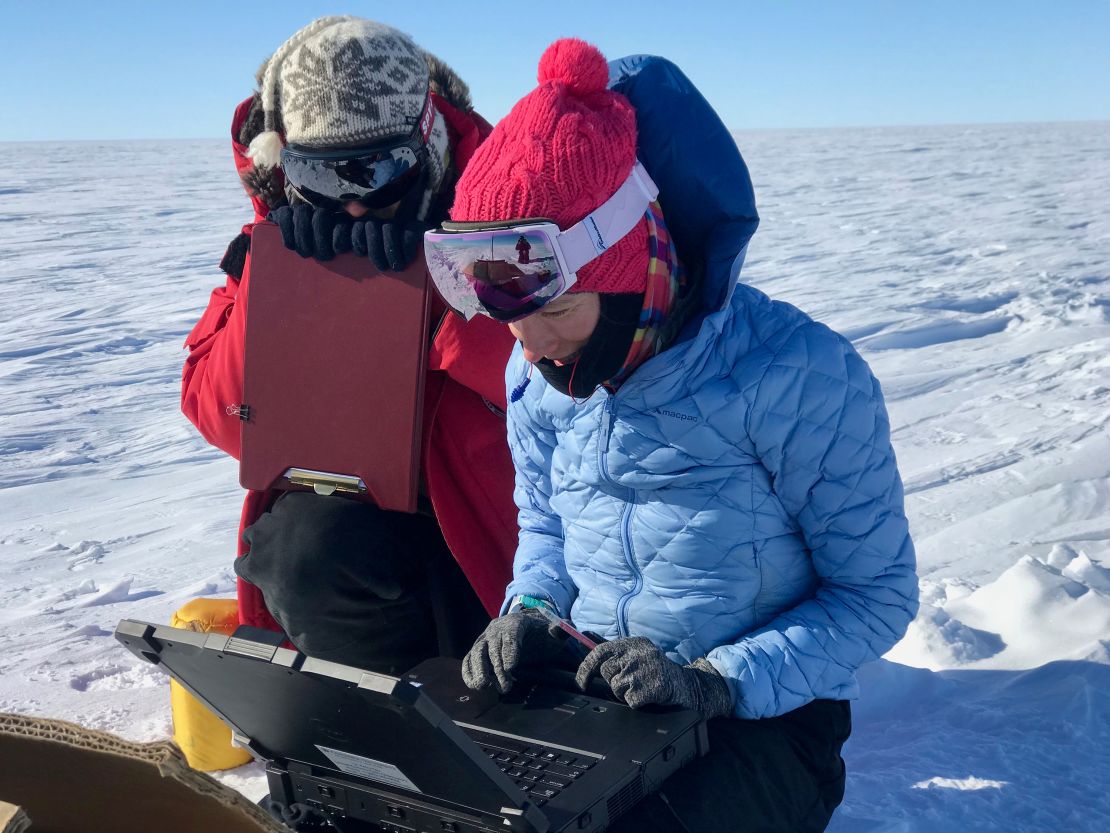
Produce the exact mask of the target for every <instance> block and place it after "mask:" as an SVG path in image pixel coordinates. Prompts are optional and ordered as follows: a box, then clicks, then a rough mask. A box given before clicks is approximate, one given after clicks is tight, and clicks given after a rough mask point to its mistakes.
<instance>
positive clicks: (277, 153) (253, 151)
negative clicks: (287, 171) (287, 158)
mask: <svg viewBox="0 0 1110 833" xmlns="http://www.w3.org/2000/svg"><path fill="white" fill-rule="evenodd" d="M283 147H285V143H284V142H282V141H281V134H279V133H278V132H277V131H276V130H263V131H262V132H261V133H259V134H258V135H257V136H255V137H254V138H253V139H251V143H250V145H249V146H248V147H247V156H248V157H250V159H252V160H253V161H254V164H255V165H257V166H258V167H260V168H276V167H277V166H278V165H279V164H280V163H281V149H282V148H283Z"/></svg>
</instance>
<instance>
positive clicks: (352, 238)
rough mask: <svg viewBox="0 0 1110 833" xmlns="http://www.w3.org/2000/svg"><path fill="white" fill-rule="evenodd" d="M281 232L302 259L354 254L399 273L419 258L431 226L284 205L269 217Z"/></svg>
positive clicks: (282, 239) (283, 241) (381, 268)
mask: <svg viewBox="0 0 1110 833" xmlns="http://www.w3.org/2000/svg"><path fill="white" fill-rule="evenodd" d="M268 219H269V220H271V221H272V222H274V223H277V225H278V228H280V229H281V242H282V243H284V244H285V248H287V249H291V250H293V251H295V252H296V253H297V254H299V255H300V256H301V257H314V258H316V259H317V260H325V261H326V260H331V259H332V258H333V257H335V256H336V255H341V254H345V253H346V252H354V253H355V254H356V255H358V256H359V257H368V258H370V261H371V262H372V263H373V264H374V266H376V267H377V268H378V270H379V271H381V272H388V271H393V272H400V271H402V270H403V269H404V268H405V267H407V266H408V265H409V264H410V263H412V261H413V259H414V258H415V257H416V252H417V249H418V248H419V246H420V243H421V241H422V240H423V238H424V232H425V231H427V230H428V228H429V226H428V225H427V224H426V223H421V222H417V221H408V222H405V221H401V220H375V219H373V218H371V217H362V218H360V219H358V220H352V219H351V217H350V216H348V215H347V214H346V213H345V212H344V213H339V212H336V211H328V210H327V209H323V208H313V207H312V206H311V205H306V204H304V203H299V204H298V205H292V206H290V205H283V206H282V207H281V208H275V209H274V210H273V211H271V212H270V216H269V217H268Z"/></svg>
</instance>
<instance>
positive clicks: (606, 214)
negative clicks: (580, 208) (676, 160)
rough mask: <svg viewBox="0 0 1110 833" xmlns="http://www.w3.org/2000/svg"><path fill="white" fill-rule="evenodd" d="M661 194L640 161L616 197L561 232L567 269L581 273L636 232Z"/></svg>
mask: <svg viewBox="0 0 1110 833" xmlns="http://www.w3.org/2000/svg"><path fill="white" fill-rule="evenodd" d="M658 196H659V188H658V187H657V186H656V184H655V182H653V181H652V178H651V177H650V176H649V175H648V172H647V171H646V170H645V169H644V166H643V164H642V163H641V162H640V161H639V160H636V164H635V165H633V167H632V172H631V173H629V175H628V179H626V180H625V181H624V184H623V185H621V187H620V188H618V189H617V192H616V193H615V194H613V196H611V197H610V198H609V199H607V200H606V201H605V202H604V203H602V204H601V205H600V206H598V207H597V208H596V209H595V210H594V211H592V212H590V213H589V214H587V215H586V216H585V217H583V218H582V220H581V221H580V222H577V223H575V224H574V225H573V226H571V227H570V228H569V229H567V230H566V231H564V232H562V233H561V234H560V235H559V248H561V249H562V251H563V257H564V259H565V260H566V267H567V269H569V270H570V271H571V272H577V271H578V270H579V269H581V268H582V267H583V266H585V265H586V264H587V263H589V262H590V261H591V260H593V259H594V258H596V257H599V256H600V255H602V254H603V253H604V252H605V251H606V250H607V249H608V248H609V247H610V246H612V245H613V244H615V243H616V242H617V241H619V240H620V239H621V238H622V237H624V236H625V235H626V234H628V232H630V231H632V229H633V228H635V226H636V224H637V223H638V222H640V218H641V217H643V216H644V214H645V212H646V211H647V209H648V206H649V205H650V204H651V202H652V201H653V200H654V199H655V198H656V197H658Z"/></svg>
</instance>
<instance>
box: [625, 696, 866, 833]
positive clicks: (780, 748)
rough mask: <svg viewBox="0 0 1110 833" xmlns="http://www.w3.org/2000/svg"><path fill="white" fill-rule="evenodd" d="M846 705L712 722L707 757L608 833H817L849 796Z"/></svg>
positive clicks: (822, 704)
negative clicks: (843, 751) (845, 757)
mask: <svg viewBox="0 0 1110 833" xmlns="http://www.w3.org/2000/svg"><path fill="white" fill-rule="evenodd" d="M851 730H852V718H851V710H850V709H849V706H848V703H847V702H845V701H841V700H816V701H814V702H812V703H810V704H808V705H806V706H802V708H800V709H795V710H794V711H792V712H790V713H788V714H784V715H782V716H781V717H772V718H765V719H763V720H737V719H733V718H720V719H717V720H712V721H710V722H709V750H710V751H709V754H708V755H706V756H705V757H704V758H699V759H698V760H697V761H694V762H693V763H692V764H689V765H688V766H686V767H685V768H683V769H681V770H679V771H678V772H677V773H675V774H674V775H673V776H671V777H670V778H669V779H667V781H665V782H664V783H663V787H662V789H661V790H660V792H659V793H658V794H656V795H653V796H649V797H648V798H646V799H644V801H642V802H641V803H640V804H638V805H636V807H634V808H633V809H632V810H630V811H629V813H628V814H627V815H625V816H622V817H621V818H620V819H619V820H618V821H617V822H616V823H615V824H614V825H613V826H612V827H610V828H609V831H610V833H818V832H819V831H822V830H824V829H825V827H826V826H827V825H828V823H829V819H830V818H832V814H833V810H835V809H836V808H837V806H838V805H839V804H840V802H841V800H842V799H843V798H844V761H843V760H842V759H841V757H840V749H841V747H842V746H843V745H844V741H846V740H847V739H848V735H849V734H850V732H851Z"/></svg>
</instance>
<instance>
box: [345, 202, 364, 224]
mask: <svg viewBox="0 0 1110 833" xmlns="http://www.w3.org/2000/svg"><path fill="white" fill-rule="evenodd" d="M343 210H344V211H346V212H347V213H348V214H350V215H351V216H352V217H354V218H355V219H356V220H357V219H358V218H359V217H362V216H363V215H365V214H366V212H368V211H369V210H370V209H369V208H367V207H366V206H365V205H363V204H362V203H360V202H348V203H344V204H343Z"/></svg>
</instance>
